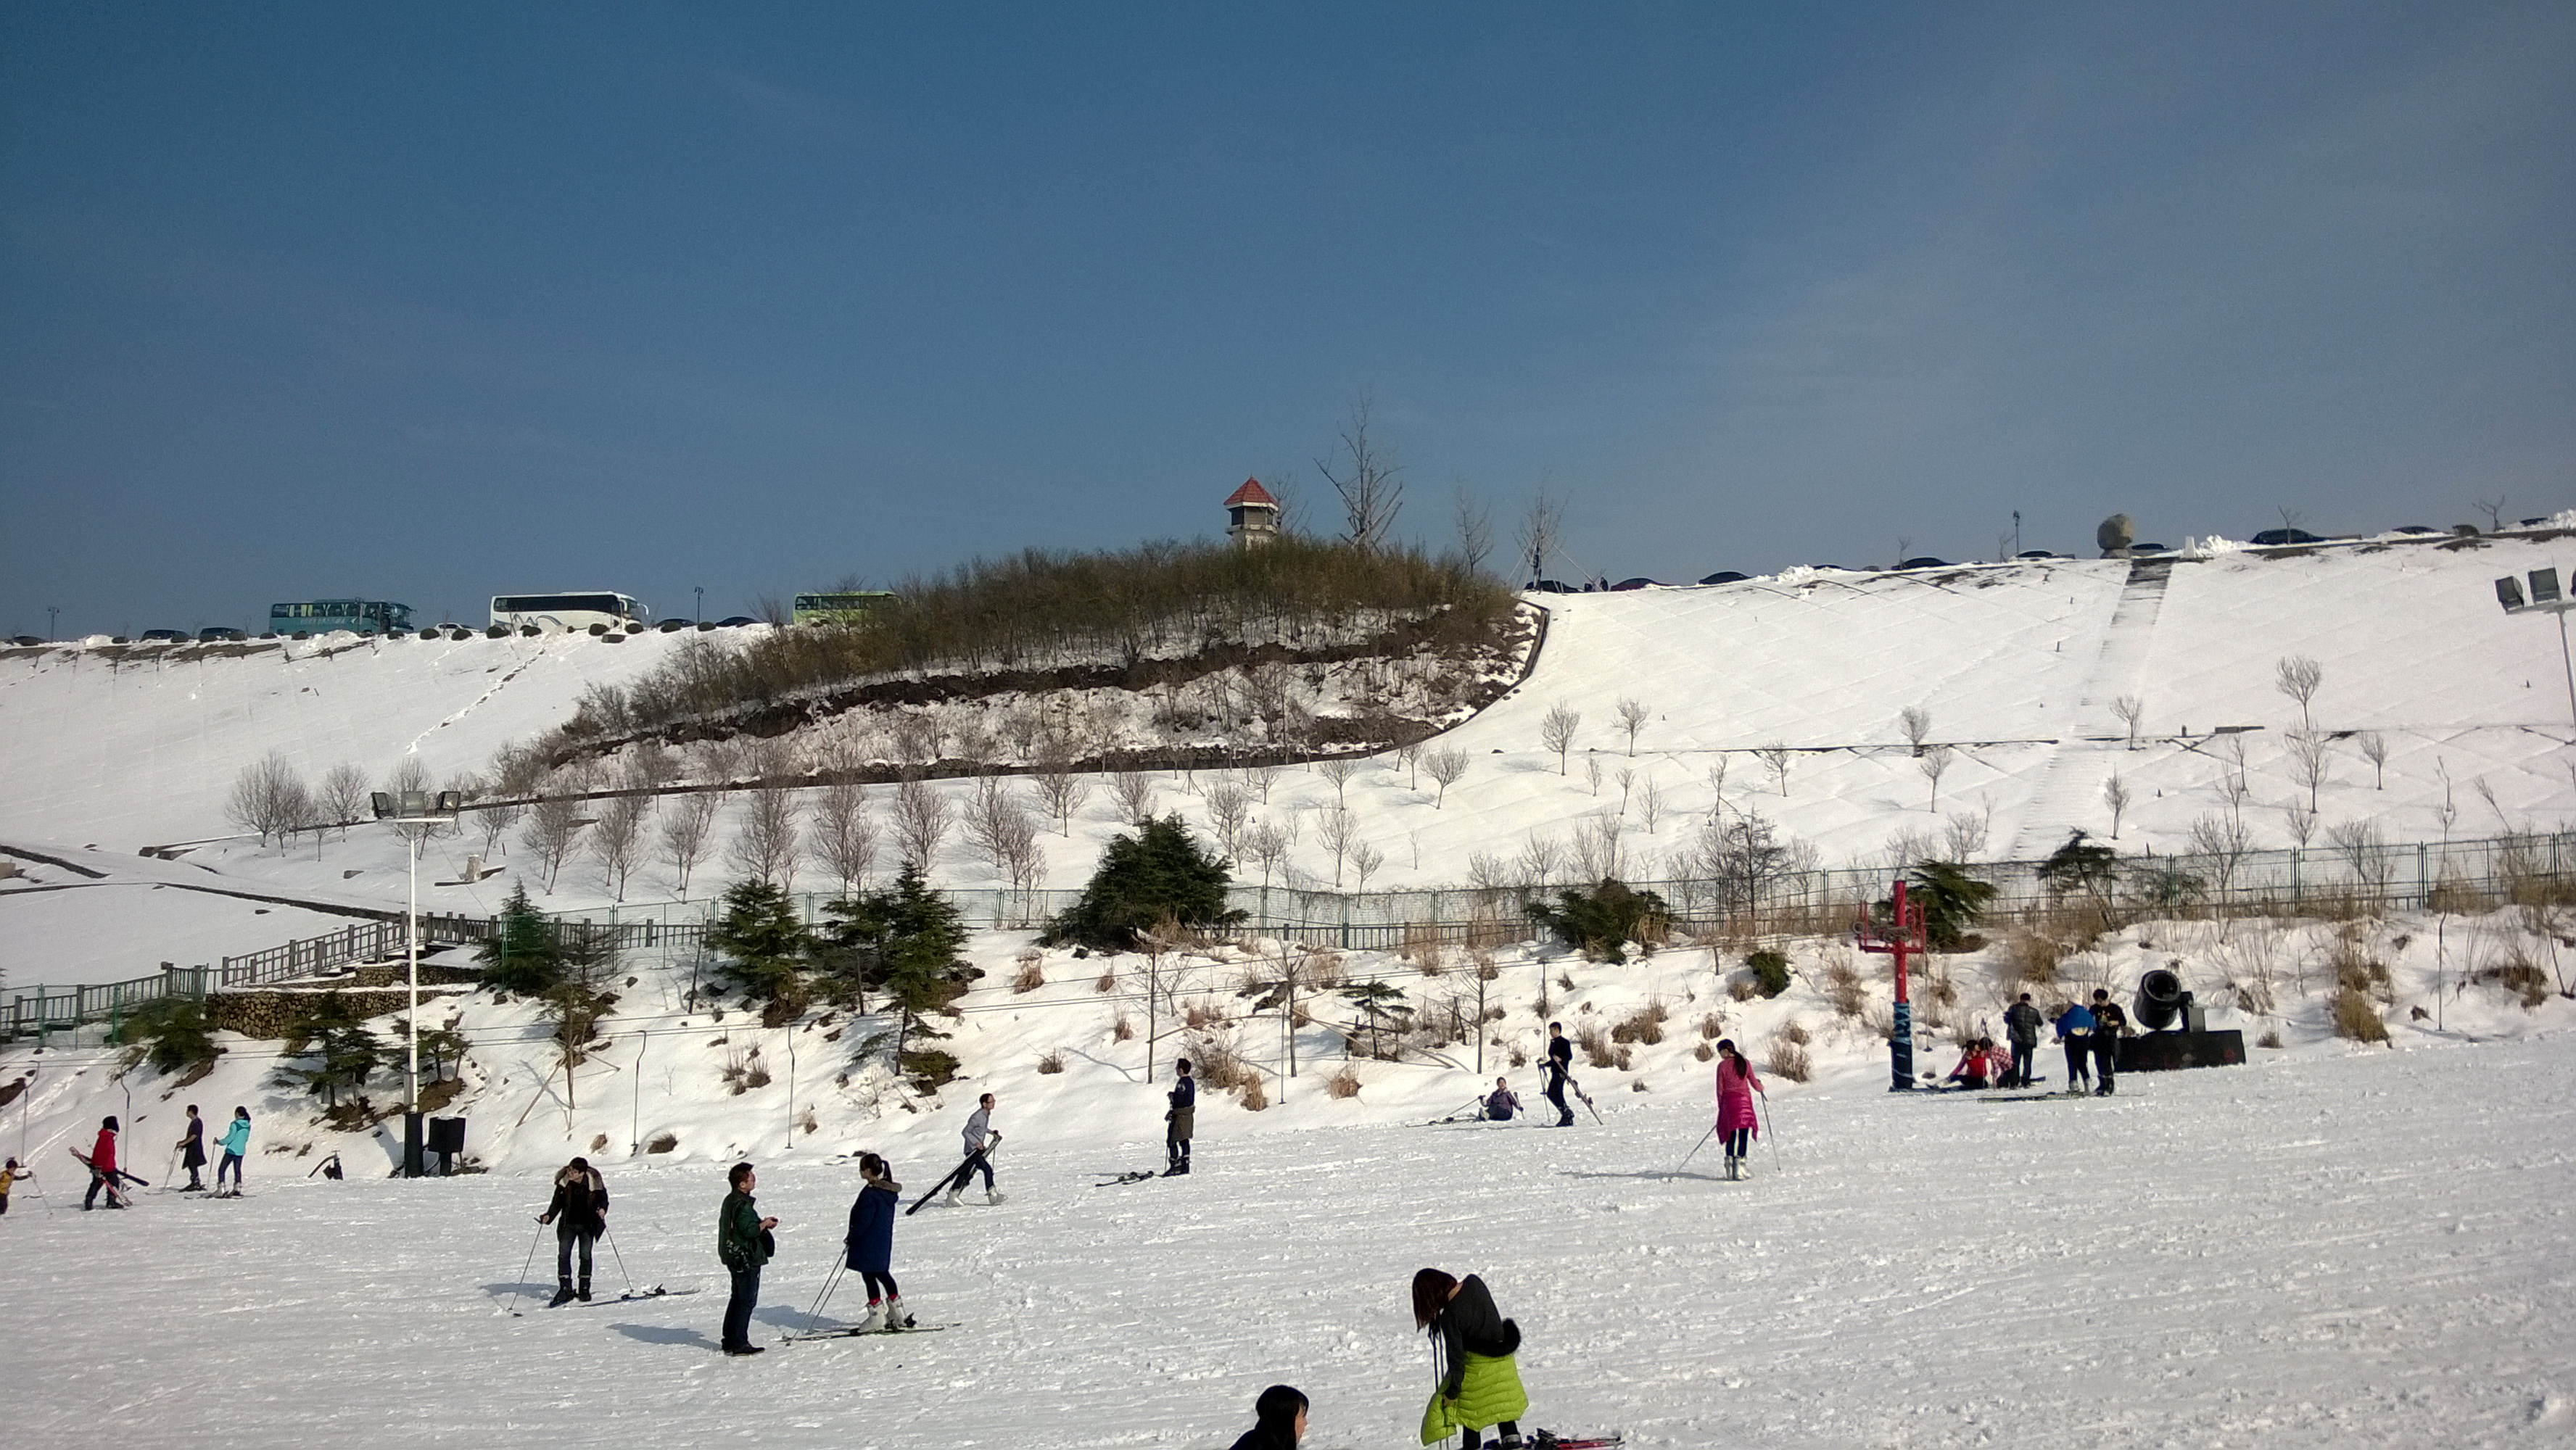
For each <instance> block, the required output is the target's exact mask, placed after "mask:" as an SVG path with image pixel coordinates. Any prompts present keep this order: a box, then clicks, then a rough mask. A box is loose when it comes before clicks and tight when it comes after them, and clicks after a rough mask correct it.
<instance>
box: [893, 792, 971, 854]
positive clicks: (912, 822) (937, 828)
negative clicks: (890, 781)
mask: <svg viewBox="0 0 2576 1450" xmlns="http://www.w3.org/2000/svg"><path fill="white" fill-rule="evenodd" d="M955 819H956V816H955V812H954V810H953V808H952V807H950V805H949V804H948V797H946V796H944V795H942V794H940V793H939V792H938V791H937V790H935V789H933V788H932V787H931V785H930V783H929V782H928V781H924V780H907V781H901V782H898V783H897V784H896V786H895V791H894V839H895V846H896V848H897V849H898V850H900V851H902V852H903V859H905V860H906V861H909V862H911V863H912V864H913V865H915V866H918V867H920V868H921V870H922V872H923V874H925V875H927V874H928V873H929V871H930V869H931V864H932V863H933V862H935V861H936V860H938V858H939V843H940V842H941V841H943V840H945V839H946V838H947V836H948V827H949V825H950V824H951V823H952V822H953V821H954V820H955Z"/></svg>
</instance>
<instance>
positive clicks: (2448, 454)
mask: <svg viewBox="0 0 2576 1450" xmlns="http://www.w3.org/2000/svg"><path fill="white" fill-rule="evenodd" d="M2571 182H2576V8H2571V7H2568V6H2565V5H2533V6H2486V5H2474V4H2468V5H2450V4H2446V5H2412V6H2368V5H2352V4H2338V5H2321V6H2302V5H2259V6H2245V5H2218V6H2207V7H2194V6H2188V5H2141V6H2109V7H2104V6H2081V5H2072V4H2042V5H2030V6H2020V5H2002V4H1957V5H1888V4H1869V5H1851V6H1836V5H1713V4H1711V5H1690V6H1634V7H1617V6H1583V7H1571V6H1569V7H1563V8H1534V7H1512V6H1495V5H1472V6H1470V5H1450V6H1444V5H1405V6H1387V5H1369V6H1349V7H1333V6H1324V5H1298V6H1292V7H1279V8H1276V9H1257V8H1254V7H1249V6H1175V7H1170V8H1145V7H1062V6H1008V7H967V6H941V7H927V6H925V7H919V8H902V9H896V8H883V7H857V6H844V5H818V6H810V7H802V6H794V5H764V6H756V7H718V6H657V5H647V4H619V5H602V6H597V7H579V6H572V5H545V4H540V5H534V6H530V5H492V6H475V5H466V4H457V5H442V6H435V7H431V6H422V7H408V8H396V7H377V6H311V7H299V6H284V5H267V6H258V5H253V6H198V7H102V6H95V5H87V4H81V5H54V4H29V3H22V0H13V3H12V4H10V5H9V6H8V7H7V9H6V10H5V11H0V336H5V338H6V344H7V345H6V346H5V347H0V630H6V631H7V632H11V633H16V632H20V631H29V632H36V633H42V632H43V631H44V629H45V627H46V614H45V610H46V607H47V606H49V605H56V606H60V607H61V609H62V611H63V613H62V624H61V627H62V630H63V632H65V633H67V634H68V633H75V632H87V631H91V630H106V631H117V632H122V631H129V630H137V629H143V628H149V627H154V626H174V627H188V628H194V627H197V626H199V625H203V624H210V623H251V622H254V621H255V620H256V619H257V618H259V617H262V616H264V613H265V608H266V605H267V603H268V602H269V601H271V600H274V599H295V598H311V597H322V596H333V595H346V594H362V595H367V596H371V597H391V598H396V599H401V600H404V601H407V602H409V603H411V604H413V605H414V606H415V607H417V608H419V609H421V610H423V611H424V612H426V613H427V614H429V615H431V616H433V617H436V616H439V615H452V616H454V617H458V618H467V619H475V620H479V619H480V617H481V611H482V608H483V604H484V601H485V598H486V597H487V596H489V595H491V594H493V593H497V592H515V591H524V590H537V589H550V588H599V587H609V588H617V589H623V590H626V591H628V592H630V593H635V594H638V595H640V596H642V597H643V598H644V599H646V600H647V601H648V602H649V603H650V604H652V605H653V606H654V607H655V608H656V609H657V610H658V611H659V612H661V613H663V614H675V613H676V614H686V613H687V612H689V610H690V608H691V607H692V606H691V601H692V595H691V590H692V588H693V587H695V586H704V587H705V589H706V591H707V593H706V600H707V610H708V613H709V614H711V615H712V614H722V613H732V612H736V611H747V610H748V609H749V607H750V606H751V605H752V603H753V601H754V600H755V599H756V598H757V597H759V596H761V595H779V596H783V595H785V594H787V593H790V592H792V591H794V590H796V589H799V588H811V587H817V586H820V585H828V584H830V583H832V582H834V581H836V580H839V579H841V578H843V577H844V576H850V575H855V576H858V577H859V578H861V579H863V580H865V581H867V582H869V583H872V584H873V583H883V582H887V581H891V580H895V579H899V578H901V577H902V576H904V575H907V574H911V573H916V572H927V571H933V570H936V569H939V568H941V567H944V566H946V565H949V564H953V563H955V562H957V561H960V560H962V559H966V558H970V557H973V556H975V555H978V554H993V553H1000V552H1007V551H1011V550H1017V549H1021V548H1025V547H1045V548H1090V547H1101V546H1116V545H1122V544H1125V543H1129V542H1132V541H1134V540H1137V539H1140V538H1146V537H1171V536H1191V535H1199V534H1207V533H1212V532H1213V531H1215V530H1216V529H1218V528H1221V527H1222V524H1223V515H1222V513H1221V511H1220V509H1219V508H1218V504H1219V502H1220V501H1221V500H1222V499H1223V498H1224V496H1225V495H1226V493H1227V492H1229V491H1230V490H1231V489H1232V488H1233V487H1234V485H1235V484H1237V483H1239V482H1240V481H1241V480H1242V479H1243V478H1244V477H1246V476H1247V475H1252V474H1258V475H1260V476H1262V477H1263V478H1265V479H1271V478H1283V479H1285V480H1286V481H1287V482H1288V484H1289V485H1290V486H1291V487H1292V489H1293V490H1294V494H1295V497H1296V498H1297V500H1298V503H1299V507H1300V510H1301V512H1302V514H1303V517H1304V521H1305V522H1306V524H1308V525H1309V526H1310V527H1313V528H1315V529H1318V530H1325V529H1329V528H1331V527H1333V526H1334V525H1335V524H1336V522H1337V519H1336V517H1335V515H1334V511H1333V509H1332V508H1331V507H1330V506H1329V505H1330V503H1331V500H1330V498H1329V496H1328V495H1327V491H1326V488H1325V485H1324V484H1323V482H1322V480H1321V479H1320V477H1319V476H1318V475H1317V474H1316V472H1315V465H1314V460H1315V459H1316V458H1317V457H1318V456H1319V455H1321V454H1323V453H1325V452H1326V451H1327V450H1328V449H1329V447H1330V446H1331V444H1332V441H1333V438H1334V433H1335V429H1336V426H1337V424H1338V423H1339V421H1340V420H1341V419H1342V417H1343V416H1344V415H1345V414H1346V413H1347V411H1348V410H1349V408H1350V406H1351V405H1352V403H1353V401H1354V400H1355V399H1357V398H1360V397H1362V396H1367V397H1370V398H1372V399H1373V400H1374V405H1375V416H1376V421H1377V426H1378V428H1379V431H1380V433H1381V435H1382V436H1383V437H1385V438H1386V439H1387V440H1389V441H1390V442H1391V443H1392V444H1393V446H1394V447H1395V449H1396V450H1397V453H1398V456H1399V457H1400V459H1401V461H1402V463H1403V465H1404V469H1405V473H1404V477H1405V479H1406V482H1407V493H1406V504H1405V510H1404V514H1403V516H1402V519H1401V521H1400V522H1399V526H1398V532H1399V533H1404V534H1409V535H1413V536H1416V537H1419V538H1421V539H1422V540H1423V541H1424V542H1426V543H1430V544H1433V545H1435V546H1445V545H1446V544H1447V543H1448V542H1449V541H1450V540H1451V538H1452V537H1453V526H1452V524H1451V517H1452V509H1451V498H1452V496H1453V494H1454V492H1455V489H1456V487H1457V485H1458V484H1459V483H1460V482H1461V481H1464V482H1465V483H1466V484H1467V485H1468V486H1469V487H1470V488H1472V489H1473V490H1474V491H1475V492H1476V493H1477V494H1479V495H1480V496H1481V497H1483V498H1485V499H1487V500H1488V501H1489V502H1490V504H1491V506H1492V507H1493V509H1494V512H1495V514H1496V516H1497V521H1498V532H1499V533H1500V534H1501V535H1502V536H1503V537H1504V539H1505V540H1508V538H1509V536H1510V533H1511V525H1510V520H1511V518H1512V516H1513V515H1515V514H1516V513H1517V512H1518V511H1519V509H1520V508H1521V506H1522V504H1523V501H1524V500H1526V499H1527V498H1528V497H1529V496H1530V494H1531V493H1532V492H1533V491H1534V490H1537V489H1540V488H1542V487H1544V488H1547V489H1549V490H1551V491H1553V492H1555V493H1557V494H1559V495H1561V496H1562V497H1564V498H1565V499H1566V500H1567V501H1568V503H1569V518H1570V527H1569V530H1568V535H1567V545H1568V548H1567V556H1566V558H1565V559H1564V560H1562V561H1559V562H1558V563H1556V564H1554V565H1552V568H1551V572H1554V573H1558V574H1561V575H1564V576H1566V577H1579V576H1580V575H1581V574H1583V573H1585V572H1592V573H1598V574H1603V575H1607V576H1608V577H1611V578H1620V577H1624V576H1628V575H1632V574H1645V575H1650V576H1653V577H1657V578H1661V579H1666V580H1672V581H1686V580H1689V579H1693V578H1696V577H1698V576H1700V575H1702V574H1705V573H1708V572H1710V571H1712V570H1716V569H1722V568H1735V569H1744V570H1749V571H1761V570H1767V569H1771V568H1776V567H1779V566H1781V565H1784V564H1789V563H1795V562H1812V561H1838V562H1843V563H1849V564H1861V563H1871V562H1892V561H1893V559H1894V558H1895V557H1896V551H1897V548H1898V546H1899V542H1900V540H1902V541H1904V542H1905V544H1906V546H1907V547H1908V548H1909V549H1910V551H1911V552H1914V553H1934V554H1939V555H1942V556H1944V557H1949V558H1962V557H1982V556H1986V555H1990V554H1991V553H1992V552H1993V551H1994V550H1995V547H1996V543H1997V540H1998V537H1999V536H2000V535H2003V534H2005V533H2007V532H2008V531H2009V530H2010V529H2011V527H2012V519H2011V515H2012V512H2013V511H2014V510H2016V509H2018V510H2020V511H2021V513H2022V516H2023V524H2022V530H2023V542H2024V543H2025V545H2026V546H2029V547H2049V548H2059V549H2067V550H2078V549H2084V548H2087V547H2088V546H2089V544H2090V541H2091V538H2092V533H2093V526H2094V524H2095V522H2096V521H2098V520H2099V519H2100V518H2101V517H2102V516H2103V515H2105V514H2108V513H2111V512H2113V511H2115V510H2118V511H2125V512H2127V513H2129V514H2131V515H2132V516H2133V517H2135V518H2136V519H2137V520H2138V523H2139V527H2140V531H2141V534H2142V536H2143V537H2146V538H2152V539H2159V540H2164V541H2168V542H2179V541H2180V539H2181V538H2182V537H2183V536H2184V535H2186V534H2195V533H2210V532H2220V533H2227V534H2231V535H2234V536H2237V537H2243V536H2244V535H2246V534H2249V533H2251V532H2252V531H2254V530H2256V529H2259V528H2264V527H2267V526H2272V525H2276V524H2278V522H2279V515H2278V514H2277V512H2276V510H2278V509H2281V508H2288V509H2291V510H2294V511H2296V512H2297V513H2298V514H2299V515H2300V516H2301V517H2302V518H2303V520H2304V522H2305V523H2306V525H2307V526H2308V527H2310V528H2313V529H2318V530H2320V531H2325V530H2355V529H2372V528H2383V527H2387V526H2391V525H2397V524H2411V523H2422V524H2431V525H2434V526H2445V525H2448V524H2451V523H2454V522H2459V521H2465V520H2470V519H2482V518H2483V515H2481V514H2480V513H2479V512H2478V511H2477V510H2476V509H2475V507H2474V503H2475V501H2476V500H2479V499H2491V498H2496V497H2502V498H2503V499H2504V500H2505V501H2506V503H2505V510H2506V513H2507V514H2508V515H2509V516H2512V515H2522V514H2538V513H2543V512H2548V511H2554V510H2556V509H2559V508H2564V507H2569V506H2571V505H2576V482H2571V459H2576V254H2571V252H2570V250H2569V238H2570V237H2571V236H2572V235H2576V226H2571V222H2576V186H2571ZM2571 562H2576V560H2571Z"/></svg>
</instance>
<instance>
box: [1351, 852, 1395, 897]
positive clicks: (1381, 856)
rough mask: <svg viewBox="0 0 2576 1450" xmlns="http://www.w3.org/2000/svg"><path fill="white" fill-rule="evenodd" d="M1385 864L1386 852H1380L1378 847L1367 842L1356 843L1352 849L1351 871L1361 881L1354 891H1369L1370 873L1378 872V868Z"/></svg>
mask: <svg viewBox="0 0 2576 1450" xmlns="http://www.w3.org/2000/svg"><path fill="white" fill-rule="evenodd" d="M1385 864H1386V853H1385V852H1383V851H1380V850H1379V849H1378V848H1377V847H1375V846H1372V845H1370V844H1369V843H1368V842H1366V841H1361V842H1357V843H1355V844H1354V845H1353V846H1352V847H1351V870H1352V871H1353V872H1354V873H1356V874H1357V875H1358V877H1359V881H1358V884H1357V885H1356V886H1355V887H1354V888H1353V889H1354V890H1358V891H1366V890H1368V879H1369V875H1370V873H1372V872H1374V871H1376V870H1377V868H1379V867H1380V866H1383V865H1385Z"/></svg>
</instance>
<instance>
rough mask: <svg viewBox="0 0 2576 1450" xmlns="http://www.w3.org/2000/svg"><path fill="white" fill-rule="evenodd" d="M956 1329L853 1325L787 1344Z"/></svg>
mask: <svg viewBox="0 0 2576 1450" xmlns="http://www.w3.org/2000/svg"><path fill="white" fill-rule="evenodd" d="M956 1327H957V1326H956V1325H954V1324H906V1325H890V1326H886V1327H882V1328H877V1329H868V1328H864V1327H862V1326H860V1325H856V1324H853V1325H850V1326H849V1327H847V1328H844V1329H817V1330H813V1331H810V1332H808V1333H805V1334H790V1335H788V1336H787V1337H786V1342H787V1343H789V1344H814V1343H817V1342H819V1341H822V1340H826V1339H868V1338H872V1337H874V1336H876V1335H880V1334H937V1333H939V1332H940V1331H941V1330H943V1329H954V1328H956Z"/></svg>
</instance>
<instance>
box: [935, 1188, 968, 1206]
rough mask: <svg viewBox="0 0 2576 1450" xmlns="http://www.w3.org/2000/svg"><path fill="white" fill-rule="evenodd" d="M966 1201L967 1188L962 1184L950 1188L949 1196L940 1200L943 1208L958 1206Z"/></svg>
mask: <svg viewBox="0 0 2576 1450" xmlns="http://www.w3.org/2000/svg"><path fill="white" fill-rule="evenodd" d="M965 1202H966V1190H965V1188H964V1187H963V1186H962V1185H961V1186H959V1187H956V1188H952V1189H950V1190H948V1196H947V1197H946V1198H943V1199H941V1200H939V1206H940V1207H941V1208H956V1207H958V1206H959V1205H961V1204H963V1203H965Z"/></svg>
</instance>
